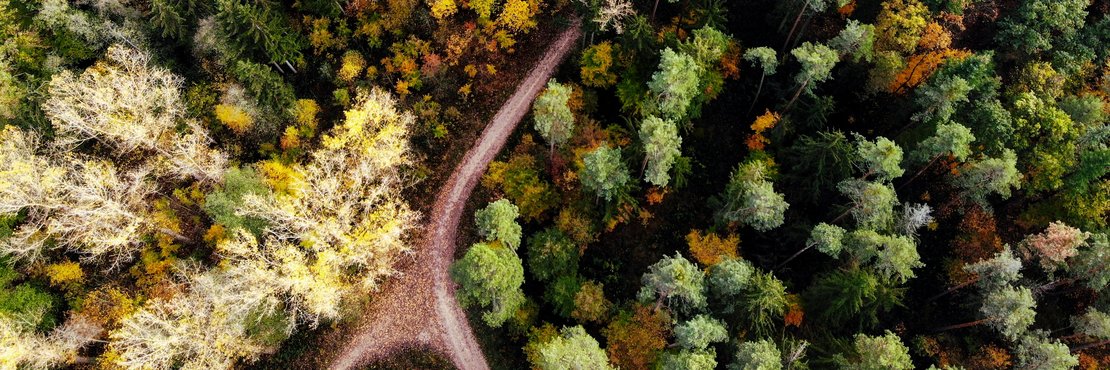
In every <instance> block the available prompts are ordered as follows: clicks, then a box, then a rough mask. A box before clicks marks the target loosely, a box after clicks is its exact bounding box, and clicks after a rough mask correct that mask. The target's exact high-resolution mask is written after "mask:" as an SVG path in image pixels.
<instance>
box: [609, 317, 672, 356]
mask: <svg viewBox="0 0 1110 370" xmlns="http://www.w3.org/2000/svg"><path fill="white" fill-rule="evenodd" d="M670 326H671V319H670V316H669V315H668V314H667V311H665V310H653V309H651V307H648V306H643V305H639V304H636V305H634V306H633V307H632V310H631V312H623V313H621V314H619V315H617V317H616V318H615V319H614V320H613V321H612V322H610V323H609V325H608V326H606V327H605V329H602V330H601V333H602V335H605V341H606V343H607V345H608V348H607V350H608V352H609V361H611V362H612V364H613V366H615V367H619V368H621V369H650V368H652V367H651V366H652V365H653V364H654V363H655V360H656V357H657V356H656V355H657V354H658V353H659V352H660V351H662V350H663V348H665V347H666V346H667V336H668V335H669V332H670Z"/></svg>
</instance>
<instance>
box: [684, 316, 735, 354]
mask: <svg viewBox="0 0 1110 370" xmlns="http://www.w3.org/2000/svg"><path fill="white" fill-rule="evenodd" d="M674 336H675V341H676V342H677V344H678V345H679V346H681V347H682V348H684V349H688V350H697V349H706V348H709V344H711V343H719V342H724V341H726V340H728V329H727V328H726V327H725V324H724V323H723V322H721V321H720V320H717V319H714V318H712V317H710V316H707V315H697V316H694V317H693V318H692V319H690V320H687V321H685V322H682V323H681V324H678V325H677V326H675V328H674Z"/></svg>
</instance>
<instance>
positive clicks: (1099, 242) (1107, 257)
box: [1067, 233, 1110, 291]
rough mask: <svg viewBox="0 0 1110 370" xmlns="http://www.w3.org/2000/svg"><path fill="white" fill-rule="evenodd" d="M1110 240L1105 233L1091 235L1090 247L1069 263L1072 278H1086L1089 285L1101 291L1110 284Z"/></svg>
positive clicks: (1081, 251)
mask: <svg viewBox="0 0 1110 370" xmlns="http://www.w3.org/2000/svg"><path fill="white" fill-rule="evenodd" d="M1107 267H1110V242H1108V241H1107V235H1106V234H1105V233H1098V234H1094V235H1092V236H1091V241H1090V242H1089V243H1088V248H1084V249H1082V250H1080V251H1079V254H1077V255H1076V256H1075V257H1074V258H1073V259H1072V262H1071V263H1069V264H1068V266H1067V268H1068V274H1069V275H1071V276H1072V279H1076V280H1080V279H1082V280H1086V281H1087V287H1088V288H1091V289H1093V290H1096V291H1101V290H1102V289H1103V288H1105V287H1106V285H1107V284H1110V268H1107Z"/></svg>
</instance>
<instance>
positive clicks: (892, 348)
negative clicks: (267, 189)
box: [841, 331, 913, 370]
mask: <svg viewBox="0 0 1110 370" xmlns="http://www.w3.org/2000/svg"><path fill="white" fill-rule="evenodd" d="M854 345H855V352H856V355H855V356H853V358H852V359H851V360H848V361H844V362H842V364H841V368H842V369H856V370H910V369H913V361H911V360H910V350H909V348H906V346H905V345H904V344H902V340H901V339H899V338H898V336H897V335H894V333H891V332H890V331H887V332H886V334H884V335H881V336H870V335H865V334H856V339H855V342H854Z"/></svg>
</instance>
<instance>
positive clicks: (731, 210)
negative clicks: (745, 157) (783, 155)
mask: <svg viewBox="0 0 1110 370" xmlns="http://www.w3.org/2000/svg"><path fill="white" fill-rule="evenodd" d="M767 170H768V169H767V167H766V165H765V164H764V163H763V162H762V161H749V162H746V163H743V164H741V165H740V166H738V167H737V168H736V169H735V170H733V171H732V176H731V177H730V179H729V182H728V185H727V186H726V187H725V191H724V193H722V194H721V195H720V200H721V201H720V203H721V205H720V206H719V207H718V209H717V213H716V215H715V216H716V218H717V220H718V221H720V222H728V223H732V222H738V223H740V224H744V225H750V226H751V227H752V228H754V229H756V230H758V231H768V230H771V229H774V228H776V227H778V226H780V225H782V223H783V217H784V216H783V214H784V213H785V212H786V209H787V208H789V207H790V204H788V203H786V200H785V199H784V197H783V195H782V194H780V193H776V192H775V190H774V188H773V187H772V184H771V182H770V181H767V175H766V173H767Z"/></svg>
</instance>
